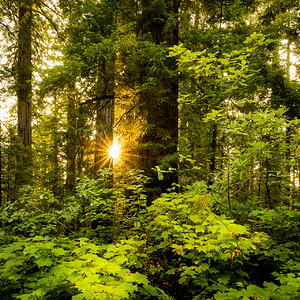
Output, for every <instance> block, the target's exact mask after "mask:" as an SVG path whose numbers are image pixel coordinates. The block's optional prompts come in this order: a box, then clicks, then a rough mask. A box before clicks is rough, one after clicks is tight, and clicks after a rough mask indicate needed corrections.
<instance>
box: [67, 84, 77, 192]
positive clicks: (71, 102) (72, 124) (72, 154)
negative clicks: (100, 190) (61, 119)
mask: <svg viewBox="0 0 300 300" xmlns="http://www.w3.org/2000/svg"><path fill="white" fill-rule="evenodd" d="M75 89H76V88H75V84H74V83H70V84H69V86H68V91H67V97H68V108H67V123H68V129H67V148H66V157H67V166H66V171H67V180H66V189H67V192H70V191H71V190H72V189H73V187H74V185H75V180H76V152H77V136H76V115H77V114H76V90H75Z"/></svg>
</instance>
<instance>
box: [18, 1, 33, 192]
mask: <svg viewBox="0 0 300 300" xmlns="http://www.w3.org/2000/svg"><path fill="white" fill-rule="evenodd" d="M32 6H33V1H32V0H20V2H19V19H18V21H19V24H18V27H19V30H18V38H17V44H18V50H17V51H18V53H17V54H18V64H17V76H16V91H17V100H18V135H19V137H20V141H21V143H22V144H23V146H24V149H22V152H21V151H20V153H17V160H18V170H17V173H16V185H17V187H19V186H21V185H24V184H29V182H30V179H31V178H32V173H31V161H32V157H31V149H30V148H31V144H32V137H31V119H32V104H31V101H32Z"/></svg>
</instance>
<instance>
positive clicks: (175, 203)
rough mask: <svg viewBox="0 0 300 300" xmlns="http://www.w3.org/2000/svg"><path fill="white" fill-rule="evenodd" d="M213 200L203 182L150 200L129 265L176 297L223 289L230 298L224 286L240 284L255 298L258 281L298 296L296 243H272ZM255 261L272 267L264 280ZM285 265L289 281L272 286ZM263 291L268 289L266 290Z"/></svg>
mask: <svg viewBox="0 0 300 300" xmlns="http://www.w3.org/2000/svg"><path fill="white" fill-rule="evenodd" d="M213 201H214V196H213V195H209V194H207V188H206V186H205V185H204V184H203V183H197V184H195V185H193V186H191V187H190V188H189V191H188V192H186V193H184V194H176V193H170V194H164V195H163V196H162V197H161V198H159V199H157V200H155V201H154V202H153V204H152V205H151V206H150V207H148V208H147V214H146V215H145V216H144V219H143V222H142V223H141V227H140V228H139V229H137V233H138V235H136V236H135V238H134V241H135V243H136V246H137V247H138V250H136V252H135V255H136V256H137V257H138V262H139V263H138V264H136V263H134V264H132V267H133V268H134V269H135V270H138V271H139V272H144V273H145V274H147V276H148V278H149V279H150V280H151V282H153V284H155V285H158V286H159V287H160V288H162V289H163V290H165V291H166V292H167V293H168V294H170V295H172V296H174V297H176V298H177V299H180V298H182V297H195V298H197V299H198V298H199V299H202V298H203V299H204V298H205V299H206V298H207V297H211V296H213V295H216V297H219V295H222V293H223V292H224V293H225V294H224V295H226V293H227V291H228V293H229V294H228V295H229V296H228V298H226V299H229V298H230V295H231V294H230V292H229V291H233V290H235V291H236V292H237V293H238V291H239V290H240V288H243V287H244V288H245V290H250V292H249V291H248V292H247V293H248V294H247V295H248V296H249V297H252V296H253V297H254V294H255V293H254V292H253V286H255V287H256V288H257V290H258V293H257V294H258V295H264V293H261V294H259V291H260V290H262V288H261V287H262V284H264V285H265V286H267V287H272V286H273V287H274V288H273V290H274V289H275V290H276V294H277V295H280V296H282V297H284V296H286V295H289V296H294V295H298V292H297V291H298V288H299V284H298V279H297V277H295V278H294V275H292V274H295V273H294V271H295V270H298V269H299V261H298V262H297V261H295V263H292V261H293V259H294V258H295V257H296V256H295V255H296V254H295V253H294V252H293V251H294V250H293V248H294V247H295V244H293V245H292V244H286V245H282V246H280V245H277V246H276V242H273V241H272V239H271V238H270V237H268V236H267V235H266V234H264V233H258V232H251V231H249V229H248V228H247V227H245V226H242V225H239V224H236V223H235V222H234V221H233V220H229V219H227V218H226V217H225V216H224V215H221V216H217V215H216V214H214V213H213V212H212V211H211V209H210V207H211V204H212V202H213ZM127 243H130V244H132V243H133V241H132V240H129V241H127ZM282 250H283V251H285V253H284V254H281V253H280V251H282ZM113 253H114V255H116V253H117V252H113ZM272 257H274V258H272ZM287 260H288V261H289V264H290V265H289V266H288V264H286V261H287ZM258 262H259V264H258ZM255 266H260V267H259V268H257V269H259V270H260V271H261V272H263V270H266V269H268V268H272V270H273V273H272V274H273V275H271V274H265V276H264V277H265V278H266V279H267V278H270V281H269V282H267V281H266V280H265V279H263V278H262V279H261V278H260V277H259V276H257V272H259V271H257V272H255ZM286 270H289V271H290V272H291V273H290V275H288V276H290V277H291V278H292V279H291V281H286V282H285V283H284V284H283V283H281V284H282V286H281V285H276V284H277V280H278V278H281V279H282V278H284V276H285V274H286ZM292 270H294V271H292ZM271 280H272V281H271ZM260 286H261V287H260ZM240 293H241V294H237V295H242V292H240ZM268 293H269V294H268V295H272V293H273V292H272V291H271V289H270V290H269V292H268ZM245 296H246V293H245ZM220 297H221V296H220ZM224 297H225V296H224ZM220 299H223V298H220ZM224 299H225V298H224ZM267 299H268V298H267Z"/></svg>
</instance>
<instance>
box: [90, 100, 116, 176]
mask: <svg viewBox="0 0 300 300" xmlns="http://www.w3.org/2000/svg"><path fill="white" fill-rule="evenodd" d="M96 105H97V107H96V137H95V155H94V176H95V177H97V175H98V172H99V170H101V169H104V168H111V167H112V163H113V162H112V158H111V157H110V156H109V153H108V151H109V147H110V146H111V145H112V143H113V122H114V100H113V99H111V98H109V97H108V99H102V100H98V101H97V104H96Z"/></svg>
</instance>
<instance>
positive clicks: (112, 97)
mask: <svg viewBox="0 0 300 300" xmlns="http://www.w3.org/2000/svg"><path fill="white" fill-rule="evenodd" d="M114 98H115V96H114V95H106V96H97V97H94V98H91V99H87V100H85V101H84V102H81V103H79V105H86V104H90V103H94V102H98V101H100V100H105V99H109V101H110V100H112V99H114ZM109 101H108V102H109ZM105 105H106V104H105ZM105 105H104V106H105Z"/></svg>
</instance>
